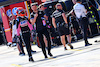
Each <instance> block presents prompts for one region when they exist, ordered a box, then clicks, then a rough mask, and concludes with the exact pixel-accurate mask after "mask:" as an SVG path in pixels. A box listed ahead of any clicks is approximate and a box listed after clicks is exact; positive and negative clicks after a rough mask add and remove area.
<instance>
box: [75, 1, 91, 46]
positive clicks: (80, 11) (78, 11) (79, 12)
mask: <svg viewBox="0 0 100 67" xmlns="http://www.w3.org/2000/svg"><path fill="white" fill-rule="evenodd" d="M81 3H82V2H81V1H80V0H76V4H75V5H74V12H75V15H76V17H77V19H78V20H79V22H78V23H79V25H80V26H81V29H82V31H83V37H84V40H85V46H89V45H92V44H89V43H88V40H87V28H88V23H89V22H88V19H87V18H86V13H87V10H86V9H85V6H84V5H82V4H81Z"/></svg>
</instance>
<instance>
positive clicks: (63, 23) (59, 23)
mask: <svg viewBox="0 0 100 67" xmlns="http://www.w3.org/2000/svg"><path fill="white" fill-rule="evenodd" d="M52 23H53V25H54V28H57V30H58V33H59V35H60V36H61V42H62V44H63V45H64V49H65V50H67V48H66V42H65V35H67V40H68V45H69V46H70V48H71V49H73V46H72V45H71V34H70V31H69V28H68V22H67V18H66V16H65V13H64V11H63V10H62V5H61V4H60V3H57V4H56V10H55V11H54V12H53V14H52Z"/></svg>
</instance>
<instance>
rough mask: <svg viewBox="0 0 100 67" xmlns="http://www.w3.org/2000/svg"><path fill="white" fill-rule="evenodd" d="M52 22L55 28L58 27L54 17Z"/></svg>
mask: <svg viewBox="0 0 100 67" xmlns="http://www.w3.org/2000/svg"><path fill="white" fill-rule="evenodd" d="M52 24H53V26H54V28H57V26H56V23H55V18H54V17H52Z"/></svg>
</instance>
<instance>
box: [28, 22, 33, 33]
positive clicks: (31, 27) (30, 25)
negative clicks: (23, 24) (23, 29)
mask: <svg viewBox="0 0 100 67" xmlns="http://www.w3.org/2000/svg"><path fill="white" fill-rule="evenodd" d="M28 27H29V28H30V31H32V30H33V26H32V24H30V23H29V22H28Z"/></svg>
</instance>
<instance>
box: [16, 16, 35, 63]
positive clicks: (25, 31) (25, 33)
mask: <svg viewBox="0 0 100 67" xmlns="http://www.w3.org/2000/svg"><path fill="white" fill-rule="evenodd" d="M17 21H18V23H17V36H20V32H21V33H22V38H23V41H24V43H25V45H26V49H27V52H28V56H29V61H33V59H32V54H31V46H30V31H31V30H33V27H32V25H31V24H30V22H29V21H28V19H27V18H26V17H23V18H22V17H17ZM20 41H21V38H20ZM21 44H22V41H21V42H20V43H19V45H20V46H21V47H22V45H21ZM21 50H22V52H24V51H23V47H22V48H21Z"/></svg>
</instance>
